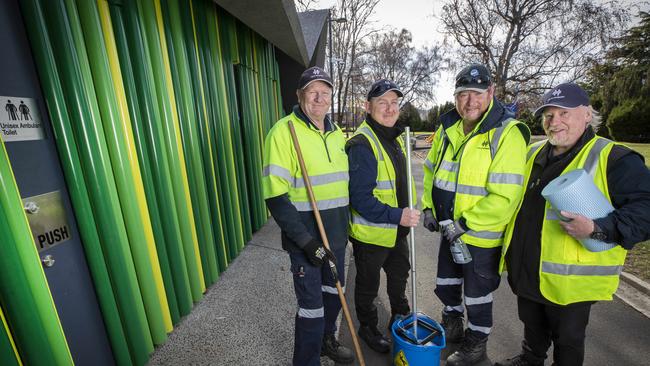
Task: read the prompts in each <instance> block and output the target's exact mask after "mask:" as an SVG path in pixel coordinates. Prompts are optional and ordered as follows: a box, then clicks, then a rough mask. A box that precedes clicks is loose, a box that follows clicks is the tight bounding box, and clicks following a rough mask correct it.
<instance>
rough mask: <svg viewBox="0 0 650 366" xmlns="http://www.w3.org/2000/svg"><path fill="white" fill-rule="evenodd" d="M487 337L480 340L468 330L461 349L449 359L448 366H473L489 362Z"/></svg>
mask: <svg viewBox="0 0 650 366" xmlns="http://www.w3.org/2000/svg"><path fill="white" fill-rule="evenodd" d="M486 347H487V337H484V338H479V337H477V336H475V335H474V334H472V332H471V331H470V330H469V329H468V330H467V331H466V332H465V338H464V339H463V343H461V344H460V349H459V350H458V351H456V352H454V353H452V354H451V356H449V357H447V366H471V365H477V364H479V363H481V362H483V361H485V360H487V358H488V357H487V350H486Z"/></svg>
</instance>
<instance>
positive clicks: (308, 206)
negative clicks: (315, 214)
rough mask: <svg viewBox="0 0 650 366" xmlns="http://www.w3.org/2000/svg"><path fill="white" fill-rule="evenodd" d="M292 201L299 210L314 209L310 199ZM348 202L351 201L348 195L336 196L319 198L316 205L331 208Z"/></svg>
mask: <svg viewBox="0 0 650 366" xmlns="http://www.w3.org/2000/svg"><path fill="white" fill-rule="evenodd" d="M291 203H292V204H293V205H294V206H295V207H296V210H298V211H312V209H311V204H310V203H309V201H307V202H294V201H291ZM348 203H350V199H349V198H348V197H343V198H334V199H331V200H319V201H317V202H316V206H317V207H318V209H319V210H327V209H330V208H337V207H344V206H347V205H348Z"/></svg>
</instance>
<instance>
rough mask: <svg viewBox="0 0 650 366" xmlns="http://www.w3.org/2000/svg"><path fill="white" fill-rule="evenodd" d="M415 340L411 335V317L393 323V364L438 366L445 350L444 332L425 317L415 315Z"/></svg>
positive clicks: (436, 323)
mask: <svg viewBox="0 0 650 366" xmlns="http://www.w3.org/2000/svg"><path fill="white" fill-rule="evenodd" d="M417 317H418V321H417V339H415V335H414V334H413V316H412V315H410V316H407V317H404V318H402V319H399V320H396V321H395V322H393V325H392V326H391V327H390V332H391V334H392V336H393V363H394V364H395V365H396V366H431V365H436V366H437V365H439V364H440V352H441V351H442V349H443V348H445V331H444V329H443V328H442V326H441V325H440V324H438V322H436V321H435V320H433V319H431V318H429V317H428V316H427V315H425V314H422V313H418V314H417Z"/></svg>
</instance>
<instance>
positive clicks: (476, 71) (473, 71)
mask: <svg viewBox="0 0 650 366" xmlns="http://www.w3.org/2000/svg"><path fill="white" fill-rule="evenodd" d="M469 74H470V75H472V76H474V77H476V76H478V70H476V69H472V71H470V72H469Z"/></svg>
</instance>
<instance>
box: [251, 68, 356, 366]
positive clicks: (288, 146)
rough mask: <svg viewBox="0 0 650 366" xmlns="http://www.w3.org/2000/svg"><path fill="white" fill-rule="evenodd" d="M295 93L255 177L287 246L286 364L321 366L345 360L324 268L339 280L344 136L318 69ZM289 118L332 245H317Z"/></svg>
mask: <svg viewBox="0 0 650 366" xmlns="http://www.w3.org/2000/svg"><path fill="white" fill-rule="evenodd" d="M296 93H297V95H298V105H296V106H295V107H294V108H293V113H291V114H290V115H288V116H286V117H284V118H283V119H281V120H279V121H278V122H276V124H275V125H274V126H273V128H271V130H270V131H269V133H268V135H267V136H266V141H265V145H264V152H265V154H264V164H263V165H264V173H263V178H262V187H263V189H264V198H265V200H266V205H267V207H268V208H269V211H270V212H271V215H273V218H274V219H275V221H276V222H277V223H278V226H280V229H281V230H282V248H284V249H285V250H286V251H287V252H289V258H290V260H291V272H292V274H293V283H294V290H295V293H296V298H297V301H298V310H297V313H296V318H295V322H296V324H295V340H294V341H295V344H294V352H293V364H294V365H296V366H304V365H309V366H314V365H320V356H321V354H322V355H325V356H327V357H329V358H331V359H332V360H334V361H335V362H338V363H351V362H352V361H354V355H353V354H352V351H351V350H350V349H348V348H346V347H344V346H342V345H341V344H340V343H339V342H338V341H337V339H336V337H335V336H334V333H335V332H336V318H337V317H338V315H339V312H340V310H341V301H340V299H339V297H338V292H337V289H336V287H335V286H336V283H335V279H334V277H333V275H332V272H331V269H330V266H329V262H330V261H333V262H335V263H336V268H337V270H338V277H339V280H340V281H341V283H345V268H344V262H345V247H346V246H347V243H348V235H347V228H348V221H349V208H348V203H349V198H348V159H347V156H346V155H345V151H344V146H345V137H344V136H343V133H342V132H341V129H340V128H339V127H338V126H336V125H335V124H334V123H332V121H331V120H330V118H329V116H328V115H327V112H328V110H329V107H330V103H331V100H332V99H331V97H332V79H331V78H330V76H329V75H328V74H327V73H326V72H325V71H324V70H323V69H321V68H320V67H312V68H309V69H307V70H305V71H304V72H303V73H302V76H301V77H300V80H299V82H298V90H297V91H296ZM289 122H291V123H292V124H293V126H294V128H295V132H296V136H297V138H298V142H299V143H300V146H301V150H302V155H303V158H304V163H305V166H306V167H307V171H308V172H309V175H310V178H311V183H312V185H313V188H314V196H315V198H316V204H317V206H318V209H319V211H320V216H321V218H322V222H323V226H324V227H325V231H326V233H327V238H328V241H329V243H330V248H331V251H329V250H327V249H326V248H325V247H324V246H323V241H322V240H323V239H322V238H321V236H320V233H319V230H318V227H317V224H316V220H315V218H314V212H313V211H312V208H311V205H310V202H309V199H308V195H307V189H306V186H305V181H304V180H303V178H302V172H301V170H300V165H299V161H298V157H297V154H296V150H295V147H294V144H293V141H292V138H291V133H290V130H289Z"/></svg>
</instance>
